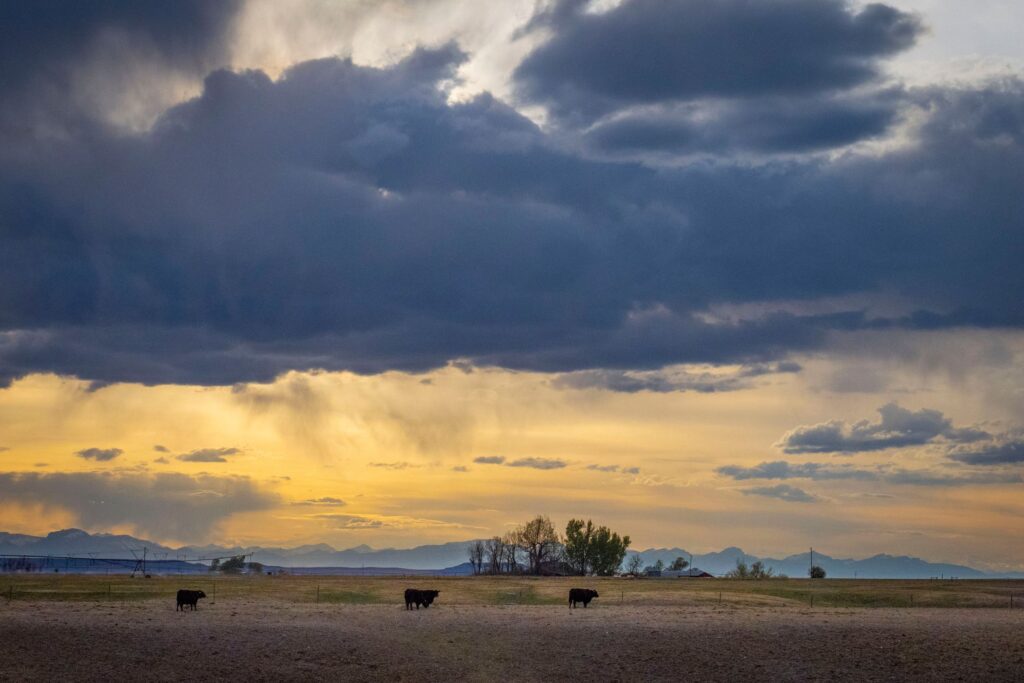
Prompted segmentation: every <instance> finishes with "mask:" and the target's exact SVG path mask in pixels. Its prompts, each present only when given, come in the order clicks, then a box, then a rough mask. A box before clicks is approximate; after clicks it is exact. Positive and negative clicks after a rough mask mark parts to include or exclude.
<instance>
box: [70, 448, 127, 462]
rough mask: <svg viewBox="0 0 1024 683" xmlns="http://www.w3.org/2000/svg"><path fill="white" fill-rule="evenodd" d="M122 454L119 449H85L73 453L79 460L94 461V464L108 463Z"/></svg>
mask: <svg viewBox="0 0 1024 683" xmlns="http://www.w3.org/2000/svg"><path fill="white" fill-rule="evenodd" d="M123 454H124V451H123V450H121V449H120V448H85V449H82V450H80V451H75V455H77V456H78V457H79V458H84V459H86V460H95V461H96V462H109V461H111V460H113V459H114V458H119V457H121V455H123Z"/></svg>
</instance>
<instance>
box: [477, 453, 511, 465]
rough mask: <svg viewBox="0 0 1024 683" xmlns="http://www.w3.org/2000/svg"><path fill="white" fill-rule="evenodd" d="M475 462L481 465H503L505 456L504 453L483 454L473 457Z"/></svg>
mask: <svg viewBox="0 0 1024 683" xmlns="http://www.w3.org/2000/svg"><path fill="white" fill-rule="evenodd" d="M473 462H475V463H479V464H481V465H501V464H502V463H504V462H505V456H503V455H481V456H480V457H478V458H473Z"/></svg>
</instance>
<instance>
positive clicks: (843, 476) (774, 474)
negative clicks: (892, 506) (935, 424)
mask: <svg viewBox="0 0 1024 683" xmlns="http://www.w3.org/2000/svg"><path fill="white" fill-rule="evenodd" d="M715 472H717V473H718V474H720V475H722V476H726V477H730V478H732V479H735V480H736V481H747V480H752V479H810V480H813V481H826V480H856V481H876V482H882V483H886V484H893V485H897V486H981V485H986V484H1017V483H1021V482H1024V478H1022V477H1021V475H1019V474H1015V473H1012V472H964V471H952V472H949V471H945V472H943V471H933V470H923V469H921V470H907V469H900V468H890V467H876V468H871V469H867V468H857V467H853V466H850V465H831V464H822V463H815V462H808V463H799V464H794V463H789V462H784V461H781V460H779V461H774V462H762V463H760V464H759V465H755V466H754V467H738V466H735V465H729V466H726V467H719V468H718V469H717V470H715Z"/></svg>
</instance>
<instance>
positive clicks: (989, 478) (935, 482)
mask: <svg viewBox="0 0 1024 683" xmlns="http://www.w3.org/2000/svg"><path fill="white" fill-rule="evenodd" d="M885 481H886V482H888V483H890V484H896V485H901V484H902V485H908V486H982V485H986V484H1020V483H1022V482H1024V477H1021V475H1019V474H1015V473H1013V472H968V473H953V474H947V473H943V472H928V471H923V470H916V471H915V470H893V471H891V472H887V473H886V475H885Z"/></svg>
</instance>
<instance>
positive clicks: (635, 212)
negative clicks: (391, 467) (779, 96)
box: [0, 3, 1024, 391]
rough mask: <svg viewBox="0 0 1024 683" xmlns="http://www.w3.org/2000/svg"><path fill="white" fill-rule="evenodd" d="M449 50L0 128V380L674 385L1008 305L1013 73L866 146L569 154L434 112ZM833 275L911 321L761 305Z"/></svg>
mask: <svg viewBox="0 0 1024 683" xmlns="http://www.w3.org/2000/svg"><path fill="white" fill-rule="evenodd" d="M788 4H793V6H796V4H799V3H787V5H788ZM828 4H831V3H825V5H828ZM787 11H788V10H787ZM827 11H832V10H827ZM877 11H878V10H872V12H877ZM865 13H866V14H865ZM862 15H863V16H864V17H869V16H873V15H871V13H870V12H869V11H868V10H864V11H863V12H862V13H861V15H850V16H852V17H854V18H852V19H850V18H848V20H849V21H850V22H867V21H868V19H866V18H861V17H862ZM844 21H846V20H845V19H844ZM868 23H870V22H868ZM828 35H831V34H828ZM883 42H884V41H883ZM879 54H881V52H879ZM463 58H464V55H463V54H462V53H461V52H460V51H459V50H458V49H457V48H455V47H452V46H449V47H445V48H441V49H436V50H419V51H417V52H415V53H413V54H412V55H411V56H410V57H409V58H407V59H405V60H404V61H402V62H399V63H398V64H396V65H394V66H392V67H388V68H384V69H374V68H368V67H360V66H357V65H354V64H352V63H351V62H348V61H344V60H337V59H325V60H318V61H313V62H306V63H303V64H299V65H296V66H295V67H294V68H292V69H290V70H289V71H288V72H286V74H285V75H284V76H283V77H282V78H281V79H280V80H278V81H272V80H271V79H270V78H268V77H267V76H266V75H264V74H262V73H260V72H242V73H232V72H228V71H217V72H214V73H212V74H210V76H209V77H208V78H207V79H206V82H205V86H204V89H203V92H202V95H201V96H200V97H198V98H196V99H194V100H192V101H190V102H188V103H185V104H183V105H181V106H179V107H176V108H174V109H172V110H171V111H169V112H167V113H166V114H165V115H164V116H163V117H162V119H161V120H160V121H159V122H158V124H157V125H156V127H155V128H154V129H153V130H152V131H150V132H148V133H145V134H141V135H135V136H126V135H118V136H114V135H111V134H109V133H108V132H107V131H105V130H103V129H96V130H90V131H89V132H88V134H85V133H83V134H81V135H79V136H76V137H72V138H70V139H58V140H47V141H46V142H45V144H44V143H43V142H42V141H35V142H33V141H31V140H30V141H28V142H26V141H24V140H21V138H19V140H20V145H21V147H20V149H21V152H19V154H17V155H10V154H5V152H4V146H3V144H0V241H2V246H3V248H2V249H0V385H2V384H5V383H9V382H10V381H12V380H13V379H16V378H18V377H21V376H23V375H26V374H29V373H32V372H54V373H58V374H63V375H74V376H78V377H81V378H83V379H87V380H91V381H98V382H126V381H132V382H142V383H147V384H154V383H167V382H169V383H195V384H204V385H210V384H227V385H230V384H234V383H236V382H251V381H269V380H272V379H273V378H274V377H275V376H277V375H279V374H280V373H282V372H285V371H288V370H306V369H326V370H352V371H356V372H363V373H375V372H382V371H385V370H396V369H397V370H409V371H423V370H428V369H432V368H437V367H442V366H444V365H445V364H447V363H449V362H450V361H453V360H454V361H459V362H461V363H465V364H471V365H478V366H487V365H491V366H499V367H504V368H511V369H524V370H534V371H543V372H559V373H565V372H575V371H598V372H596V373H592V374H589V375H580V376H579V378H582V379H579V378H578V379H576V380H569V379H567V380H564V381H567V382H572V381H584V382H589V383H590V385H591V386H599V385H602V384H603V385H604V386H614V387H616V388H618V389H619V390H623V391H641V390H681V389H685V388H688V385H685V384H683V385H673V384H672V382H671V381H668V380H666V379H665V378H667V377H668V378H670V377H671V374H668V375H664V376H655V375H651V376H644V375H637V374H636V373H638V372H641V373H642V372H644V371H656V370H660V369H662V368H664V367H665V366H670V365H674V364H681V363H708V364H726V363H728V364H738V365H744V366H748V367H775V364H776V363H778V362H779V361H782V360H784V359H785V358H786V357H787V356H788V355H790V354H792V353H794V352H801V351H807V350H818V349H821V348H823V347H824V346H826V345H827V343H828V341H829V339H830V335H833V334H835V333H837V332H842V331H846V330H857V329H864V328H872V329H885V328H897V327H910V328H925V329H934V328H938V327H953V326H956V327H965V326H982V327H990V326H995V325H1003V326H1020V325H1021V324H1024V304H1022V301H1024V299H1022V297H1020V296H1019V293H1020V292H1022V291H1024V269H1021V268H1020V267H1019V264H1020V262H1021V258H1022V256H1024V246H1022V243H1021V241H1020V239H1019V235H1020V233H1021V225H1020V216H1022V215H1024V193H1021V192H1019V182H1018V181H1019V178H1020V175H1021V172H1022V169H1024V134H1022V130H1024V125H1022V123H1021V122H1022V121H1024V117H1022V116H1021V112H1024V85H1022V84H1021V83H1020V82H1017V81H1007V82H1004V83H1001V84H997V85H988V86H979V87H977V88H975V89H973V90H960V91H953V90H929V91H920V92H912V93H908V94H907V95H906V96H905V97H906V101H907V104H906V106H910V107H914V108H915V112H916V114H918V115H920V117H923V118H924V120H925V124H924V125H923V127H922V128H921V129H920V132H919V134H918V135H917V137H916V138H914V139H913V140H912V141H911V142H910V143H909V144H907V145H906V146H904V147H901V148H899V149H894V150H892V151H889V152H887V153H885V154H882V155H881V156H878V157H871V156H859V155H852V154H851V155H844V156H842V157H841V158H837V159H835V160H831V161H828V160H822V159H813V160H801V159H793V160H790V161H788V162H786V163H770V164H760V165H751V164H733V163H727V162H715V161H709V162H707V163H700V164H693V165H687V166H681V167H672V168H653V167H650V166H646V165H644V164H640V163H632V162H629V163H627V162H609V161H600V160H594V159H590V158H587V157H585V156H580V155H578V154H576V153H575V152H573V151H572V150H571V149H567V148H566V146H563V145H561V142H562V141H561V140H560V139H558V138H553V137H551V136H550V135H548V134H545V133H544V132H543V131H541V130H540V129H538V128H537V126H535V125H534V124H533V123H532V122H530V121H529V120H528V119H526V118H524V117H523V116H521V115H519V114H518V113H517V112H515V111H514V110H513V109H511V108H510V107H508V106H506V105H504V104H503V103H501V102H499V101H497V100H495V99H494V98H492V97H490V96H487V95H483V96H480V97H478V98H476V99H474V100H472V101H469V102H463V103H457V104H452V103H449V102H448V101H447V99H446V96H445V94H444V93H443V92H441V91H439V90H438V88H437V84H438V83H440V82H442V81H445V80H447V79H450V78H451V77H452V76H453V75H454V74H455V70H456V69H457V67H458V65H459V64H460V63H461V60H462V59H463ZM0 135H2V131H0ZM3 141H4V140H2V139H0V143H2V142H3ZM26 150H31V153H29V152H27V151H26ZM847 294H858V295H865V296H868V297H870V296H872V295H877V296H878V297H879V298H880V299H881V300H885V299H886V298H887V297H889V296H895V297H898V298H900V300H903V301H909V302H910V303H911V306H912V307H913V308H915V309H917V312H916V313H915V314H913V315H908V316H906V317H903V318H899V319H872V318H870V317H868V316H867V315H865V313H864V312H863V311H858V310H838V311H836V312H834V313H830V314H811V313H807V314H801V313H782V312H773V309H772V305H771V302H773V301H777V300H787V301H796V302H800V301H808V302H813V301H814V300H815V299H818V298H821V297H840V296H843V295H847ZM729 304H757V305H759V306H760V308H757V307H755V308H757V310H764V311H766V312H764V313H757V314H753V313H751V314H749V315H747V316H746V317H735V316H734V317H725V316H719V315H717V314H714V312H713V311H714V309H715V307H716V306H719V305H729ZM762 304H763V306H761V305H762ZM778 367H781V366H778ZM630 373H632V374H630ZM638 377H639V378H640V379H637V378H638ZM741 379H742V378H741ZM720 386H722V387H723V388H724V385H720Z"/></svg>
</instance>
